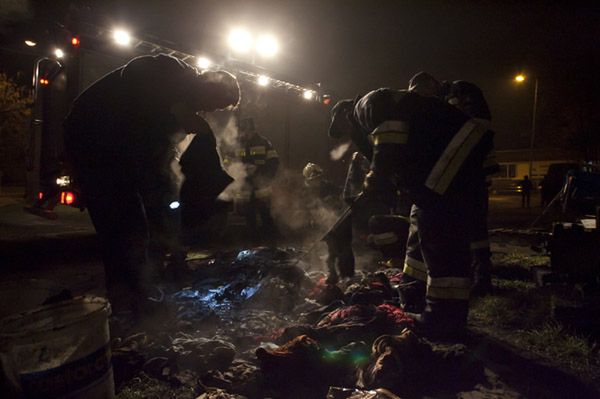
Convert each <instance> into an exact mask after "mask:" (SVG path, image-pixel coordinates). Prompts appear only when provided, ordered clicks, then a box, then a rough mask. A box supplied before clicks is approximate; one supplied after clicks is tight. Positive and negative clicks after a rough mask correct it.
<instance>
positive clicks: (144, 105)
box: [64, 54, 239, 311]
mask: <svg viewBox="0 0 600 399" xmlns="http://www.w3.org/2000/svg"><path fill="white" fill-rule="evenodd" d="M238 101H239V86H238V84H237V81H236V79H235V77H233V75H231V74H229V73H227V72H205V73H201V74H199V73H198V72H197V71H196V69H195V68H194V67H192V66H190V65H188V64H186V63H185V62H183V61H180V60H178V59H176V58H174V57H171V56H167V55H164V54H159V55H156V56H142V57H138V58H135V59H133V60H131V61H130V62H129V63H127V64H126V65H124V66H122V67H120V68H118V69H116V70H115V71H113V72H111V73H109V74H107V75H105V76H104V77H102V78H101V79H100V80H98V81H97V82H95V83H94V84H92V86H90V87H89V88H88V89H86V90H85V91H84V92H83V93H82V94H81V95H80V96H79V97H78V98H77V99H76V100H75V101H74V103H73V106H72V109H71V111H70V113H69V115H68V116H67V118H66V119H65V122H64V127H65V149H66V154H67V156H68V159H69V161H70V162H71V164H72V167H73V171H74V174H75V178H76V181H77V182H78V183H79V184H80V186H81V189H82V195H83V196H84V199H85V201H86V204H87V207H88V210H89V213H90V217H91V219H92V222H93V224H94V227H95V228H96V232H97V234H98V237H99V239H100V244H101V250H102V258H103V261H104V266H105V274H106V285H107V290H108V294H109V299H110V300H111V302H112V303H113V305H116V302H119V305H124V306H130V307H133V308H134V309H133V310H134V311H136V310H140V307H141V306H143V303H144V299H145V298H146V297H147V283H148V281H147V278H148V270H147V267H146V266H147V261H148V258H147V255H148V254H147V250H148V244H149V240H150V237H149V234H150V230H149V225H150V224H154V225H159V224H160V222H157V223H153V221H152V220H149V218H151V217H152V215H161V214H162V212H161V211H157V210H156V209H151V208H153V207H157V206H159V204H168V203H169V201H170V200H171V199H172V198H171V196H173V195H174V193H175V194H176V193H177V187H176V183H177V179H176V178H175V176H174V175H173V170H172V169H171V165H172V163H173V162H174V161H175V162H176V159H175V158H176V154H177V153H176V151H175V146H176V145H177V143H178V142H180V141H181V140H182V139H183V138H184V137H185V136H186V133H187V132H189V131H193V130H194V129H195V128H196V126H197V120H198V118H200V116H198V114H197V112H198V111H205V112H212V111H215V110H217V109H224V108H227V107H229V106H235V105H237V103H238ZM163 197H164V198H163Z"/></svg>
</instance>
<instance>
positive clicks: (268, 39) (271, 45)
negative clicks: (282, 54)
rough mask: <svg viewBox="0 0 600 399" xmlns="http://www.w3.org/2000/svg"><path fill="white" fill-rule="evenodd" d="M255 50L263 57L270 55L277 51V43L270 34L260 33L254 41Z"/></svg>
mask: <svg viewBox="0 0 600 399" xmlns="http://www.w3.org/2000/svg"><path fill="white" fill-rule="evenodd" d="M256 51H258V53H259V54H260V55H262V56H264V57H272V56H274V55H275V54H277V52H278V51H279V43H277V39H275V37H273V36H271V35H262V36H261V37H259V38H258V40H257V42H256Z"/></svg>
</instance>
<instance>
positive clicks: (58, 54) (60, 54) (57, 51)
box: [54, 48, 65, 58]
mask: <svg viewBox="0 0 600 399" xmlns="http://www.w3.org/2000/svg"><path fill="white" fill-rule="evenodd" d="M54 56H55V57H56V58H62V57H64V56H65V52H64V51H62V50H61V49H59V48H57V49H55V50H54Z"/></svg>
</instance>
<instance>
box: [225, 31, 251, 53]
mask: <svg viewBox="0 0 600 399" xmlns="http://www.w3.org/2000/svg"><path fill="white" fill-rule="evenodd" d="M228 41H229V47H231V49H232V50H233V51H235V52H237V53H247V52H248V51H250V49H251V48H252V35H251V34H250V32H248V31H247V30H245V29H241V28H238V29H234V30H232V31H231V33H230V34H229V40H228Z"/></svg>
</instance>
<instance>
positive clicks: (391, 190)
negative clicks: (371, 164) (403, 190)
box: [363, 170, 398, 208]
mask: <svg viewBox="0 0 600 399" xmlns="http://www.w3.org/2000/svg"><path fill="white" fill-rule="evenodd" d="M363 193H364V195H365V197H367V198H371V199H374V200H379V201H381V202H383V203H384V204H386V205H388V206H389V207H390V208H392V207H394V206H395V205H396V202H397V200H398V196H397V193H396V190H395V185H394V184H393V183H392V182H391V181H390V180H389V179H388V178H385V177H382V176H380V175H379V174H377V173H376V172H375V171H373V170H372V171H370V172H369V173H368V174H367V176H366V177H365V181H364V184H363Z"/></svg>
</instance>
